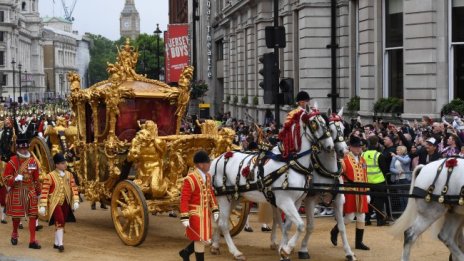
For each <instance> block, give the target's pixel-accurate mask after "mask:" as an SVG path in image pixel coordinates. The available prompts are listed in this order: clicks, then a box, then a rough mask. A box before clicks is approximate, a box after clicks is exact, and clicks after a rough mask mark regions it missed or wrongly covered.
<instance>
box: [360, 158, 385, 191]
mask: <svg viewBox="0 0 464 261" xmlns="http://www.w3.org/2000/svg"><path fill="white" fill-rule="evenodd" d="M379 156H380V152H378V151H376V150H368V151H366V152H364V153H363V154H362V157H363V158H364V160H365V161H366V164H367V181H368V182H369V183H372V184H378V183H382V182H384V181H385V177H384V176H383V173H382V170H381V169H380V167H379Z"/></svg>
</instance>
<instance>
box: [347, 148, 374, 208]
mask: <svg viewBox="0 0 464 261" xmlns="http://www.w3.org/2000/svg"><path fill="white" fill-rule="evenodd" d="M358 158H359V161H358V162H357V161H356V158H355V156H354V155H353V153H351V152H350V153H348V154H346V155H345V157H344V158H343V164H342V166H343V173H344V175H343V179H344V182H345V183H349V182H365V183H367V165H366V161H365V160H364V159H363V158H362V157H361V156H359V157H358ZM345 190H352V191H366V189H365V188H349V189H345ZM343 211H344V212H345V213H355V212H357V213H367V212H369V209H368V205H367V195H356V194H345V205H344V206H343Z"/></svg>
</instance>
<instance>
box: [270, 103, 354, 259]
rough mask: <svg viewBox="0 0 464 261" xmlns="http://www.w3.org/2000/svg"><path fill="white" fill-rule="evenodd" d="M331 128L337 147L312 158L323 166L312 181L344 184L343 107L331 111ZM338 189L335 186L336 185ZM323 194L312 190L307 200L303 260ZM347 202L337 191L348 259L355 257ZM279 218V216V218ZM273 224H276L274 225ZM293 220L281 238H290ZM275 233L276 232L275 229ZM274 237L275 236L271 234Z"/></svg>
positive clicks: (337, 213) (338, 215)
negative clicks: (347, 223)
mask: <svg viewBox="0 0 464 261" xmlns="http://www.w3.org/2000/svg"><path fill="white" fill-rule="evenodd" d="M328 115H329V118H328V122H327V124H328V128H329V130H330V132H331V136H332V139H333V140H334V144H335V150H334V152H327V151H321V152H320V153H319V154H318V155H317V156H316V157H314V158H313V161H314V162H312V164H313V165H314V164H318V165H319V166H321V168H320V169H319V170H314V172H313V181H312V182H314V183H324V184H338V183H343V182H342V180H341V179H340V180H339V179H338V178H337V176H338V175H339V171H340V169H339V168H340V165H339V163H338V162H339V159H338V158H337V156H338V157H339V158H342V157H343V155H344V154H345V153H346V151H347V150H348V146H347V145H346V142H345V139H344V130H345V126H344V125H343V121H342V116H343V108H342V109H341V110H340V112H339V113H338V114H335V113H334V114H332V113H331V112H330V111H329V113H328ZM334 188H335V189H337V188H336V187H334ZM323 197H324V193H322V192H314V193H311V191H310V192H309V193H308V195H307V197H306V198H305V199H304V206H305V211H306V234H305V236H304V238H303V240H302V242H301V247H300V250H299V251H298V257H299V258H300V259H309V258H310V255H309V253H308V241H309V237H310V236H311V234H312V232H313V231H314V208H315V206H316V204H317V203H319V202H320V201H321V198H323ZM344 203H345V196H344V195H343V194H341V193H339V194H337V196H336V197H335V199H334V203H333V207H334V212H335V219H336V221H337V226H338V229H339V232H340V235H341V238H342V242H343V248H344V251H345V256H346V259H347V260H356V256H355V255H354V253H353V251H352V250H351V247H350V245H349V243H348V239H347V235H346V229H345V223H344V219H343V204H344ZM300 205H301V202H297V207H298V206H300ZM279 219H280V218H279ZM275 222H279V220H278V219H274V223H275ZM273 227H274V226H273ZM290 227H291V223H290V222H289V221H288V220H286V222H285V225H284V227H283V232H282V241H284V242H285V241H286V240H288V237H287V231H289V229H290ZM273 233H274V231H273ZM271 238H272V237H271Z"/></svg>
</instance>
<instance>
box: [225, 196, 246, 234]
mask: <svg viewBox="0 0 464 261" xmlns="http://www.w3.org/2000/svg"><path fill="white" fill-rule="evenodd" d="M249 213H250V202H249V201H247V200H241V201H240V202H239V203H238V204H237V205H236V206H235V208H234V209H233V210H232V212H231V213H230V217H229V228H230V231H229V233H230V236H232V237H234V236H236V235H238V234H239V233H240V232H241V231H242V230H243V228H244V227H245V225H246V221H247V218H248V214H249Z"/></svg>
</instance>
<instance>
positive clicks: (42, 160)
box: [29, 137, 55, 174]
mask: <svg viewBox="0 0 464 261" xmlns="http://www.w3.org/2000/svg"><path fill="white" fill-rule="evenodd" d="M29 151H30V152H31V153H32V155H33V156H34V158H35V160H37V162H38V163H39V164H40V168H41V172H43V173H45V174H48V173H50V172H51V171H52V170H54V169H55V168H54V165H53V158H52V153H51V152H50V148H49V147H48V145H47V142H46V141H45V140H44V139H43V138H40V137H34V138H32V140H31V142H30V144H29Z"/></svg>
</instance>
